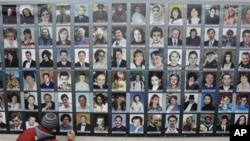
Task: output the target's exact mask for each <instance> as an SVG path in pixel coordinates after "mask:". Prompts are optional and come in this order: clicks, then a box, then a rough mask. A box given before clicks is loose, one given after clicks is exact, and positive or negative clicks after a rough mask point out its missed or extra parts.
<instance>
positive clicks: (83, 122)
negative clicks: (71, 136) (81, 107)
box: [75, 113, 91, 133]
mask: <svg viewBox="0 0 250 141" xmlns="http://www.w3.org/2000/svg"><path fill="white" fill-rule="evenodd" d="M75 126H76V127H77V132H80V133H82V132H83V133H90V132H91V116H90V114H87V113H76V125H75Z"/></svg>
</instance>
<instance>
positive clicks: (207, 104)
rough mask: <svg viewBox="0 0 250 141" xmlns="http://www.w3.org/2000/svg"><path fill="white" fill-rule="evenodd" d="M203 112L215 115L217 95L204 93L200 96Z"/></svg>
mask: <svg viewBox="0 0 250 141" xmlns="http://www.w3.org/2000/svg"><path fill="white" fill-rule="evenodd" d="M200 98H201V100H200V107H201V112H209V113H213V112H214V111H215V103H216V101H215V93H211V92H210V93H202V94H201V96H200Z"/></svg>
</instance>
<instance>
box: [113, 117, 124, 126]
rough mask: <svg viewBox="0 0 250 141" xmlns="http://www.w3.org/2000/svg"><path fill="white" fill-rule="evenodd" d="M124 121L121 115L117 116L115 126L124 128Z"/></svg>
mask: <svg viewBox="0 0 250 141" xmlns="http://www.w3.org/2000/svg"><path fill="white" fill-rule="evenodd" d="M122 120H123V118H122V116H120V115H117V116H115V126H116V127H120V126H122Z"/></svg>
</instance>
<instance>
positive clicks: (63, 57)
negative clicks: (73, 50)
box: [60, 49, 68, 62]
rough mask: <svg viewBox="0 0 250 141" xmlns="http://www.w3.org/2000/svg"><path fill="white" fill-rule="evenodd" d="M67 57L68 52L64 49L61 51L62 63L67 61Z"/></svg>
mask: <svg viewBox="0 0 250 141" xmlns="http://www.w3.org/2000/svg"><path fill="white" fill-rule="evenodd" d="M67 56H68V51H67V50H65V49H63V50H61V51H60V57H61V61H62V62H65V61H67Z"/></svg>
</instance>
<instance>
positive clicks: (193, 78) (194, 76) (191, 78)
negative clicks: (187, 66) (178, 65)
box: [187, 72, 198, 83]
mask: <svg viewBox="0 0 250 141" xmlns="http://www.w3.org/2000/svg"><path fill="white" fill-rule="evenodd" d="M197 78H198V76H197V73H196V72H188V74H187V81H188V82H191V83H195V81H196V80H197Z"/></svg>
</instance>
